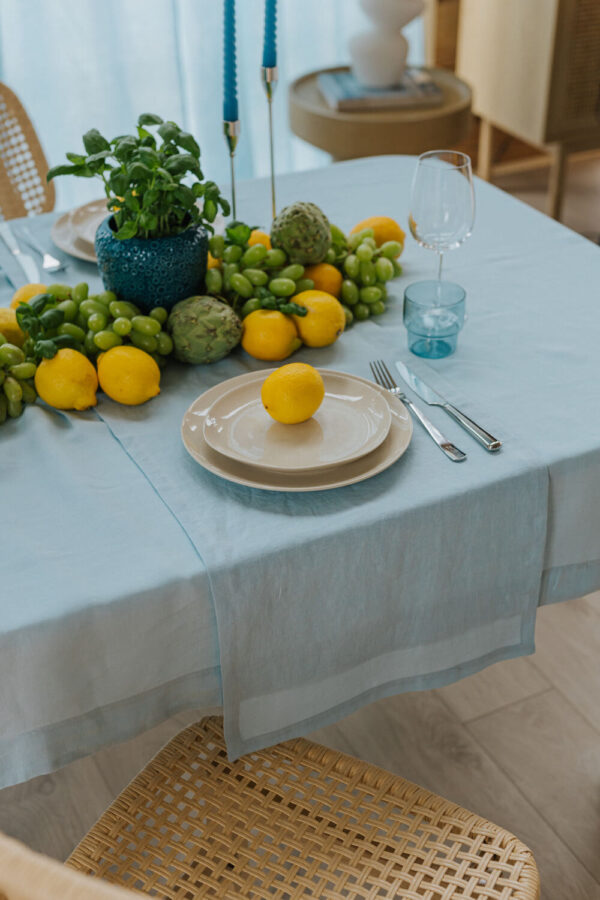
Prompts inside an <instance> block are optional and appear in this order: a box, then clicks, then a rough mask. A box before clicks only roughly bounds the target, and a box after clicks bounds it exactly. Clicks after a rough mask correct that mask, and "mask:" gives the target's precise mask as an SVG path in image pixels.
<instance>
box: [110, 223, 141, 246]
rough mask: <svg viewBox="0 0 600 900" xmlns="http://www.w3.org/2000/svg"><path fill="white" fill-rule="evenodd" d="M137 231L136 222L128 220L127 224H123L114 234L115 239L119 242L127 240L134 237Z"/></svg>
mask: <svg viewBox="0 0 600 900" xmlns="http://www.w3.org/2000/svg"><path fill="white" fill-rule="evenodd" d="M137 231H138V226H137V222H136V221H135V220H134V219H128V220H127V222H124V223H123V224H122V225H121V227H120V228H119V230H118V231H117V232H116V234H115V237H116V238H118V239H119V240H120V241H126V240H129V238H132V237H135V235H136V234H137Z"/></svg>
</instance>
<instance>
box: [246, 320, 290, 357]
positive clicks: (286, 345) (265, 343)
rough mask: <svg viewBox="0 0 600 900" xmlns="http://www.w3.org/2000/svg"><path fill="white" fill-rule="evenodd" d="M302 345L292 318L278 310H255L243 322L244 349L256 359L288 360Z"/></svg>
mask: <svg viewBox="0 0 600 900" xmlns="http://www.w3.org/2000/svg"><path fill="white" fill-rule="evenodd" d="M301 344H302V341H301V340H300V338H299V337H298V332H297V331H296V326H295V325H294V322H293V321H292V318H291V317H290V316H286V315H284V314H283V313H282V312H279V311H278V310H276V309H255V310H254V312H251V313H250V314H249V315H247V316H246V318H245V319H244V320H243V322H242V347H243V348H244V350H245V351H246V353H249V354H250V356H253V357H254V358H255V359H264V360H267V361H275V362H277V361H279V360H280V359H287V358H288V356H291V354H292V353H293V352H294V350H297V349H298V347H299V346H300V345H301Z"/></svg>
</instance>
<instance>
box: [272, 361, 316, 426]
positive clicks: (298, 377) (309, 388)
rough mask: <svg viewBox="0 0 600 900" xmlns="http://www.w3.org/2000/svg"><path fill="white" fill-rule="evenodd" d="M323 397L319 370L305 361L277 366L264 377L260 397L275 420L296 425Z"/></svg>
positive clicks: (305, 418)
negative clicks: (277, 367)
mask: <svg viewBox="0 0 600 900" xmlns="http://www.w3.org/2000/svg"><path fill="white" fill-rule="evenodd" d="M324 396H325V385H324V384H323V379H322V378H321V375H320V374H319V372H318V371H317V370H316V369H315V368H313V366H309V365H307V364H306V363H288V364H287V365H286V366H280V368H279V369H275V371H274V372H271V374H270V375H269V376H268V377H267V378H266V379H265V380H264V382H263V386H262V389H261V392H260V398H261V400H262V404H263V406H264V408H265V409H266V411H267V412H268V413H269V415H270V416H271V418H273V419H275V421H276V422H282V423H283V424H284V425H297V424H298V423H299V422H306V420H307V419H310V417H311V416H314V414H315V413H316V411H317V410H318V408H319V407H320V405H321V403H322V402H323V397H324Z"/></svg>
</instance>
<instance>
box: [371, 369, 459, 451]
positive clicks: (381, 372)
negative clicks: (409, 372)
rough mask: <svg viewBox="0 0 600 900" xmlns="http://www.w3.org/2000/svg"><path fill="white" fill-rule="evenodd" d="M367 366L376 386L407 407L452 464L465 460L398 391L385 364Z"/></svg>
mask: <svg viewBox="0 0 600 900" xmlns="http://www.w3.org/2000/svg"><path fill="white" fill-rule="evenodd" d="M369 366H370V367H371V372H372V373H373V377H374V378H375V381H376V382H377V384H378V385H379V386H380V387H382V388H385V389H386V390H387V391H389V392H390V394H393V396H394V397H397V398H398V400H402V402H403V403H405V404H406V406H408V408H409V409H410V411H411V412H412V413H413V415H415V416H416V418H417V419H418V420H419V422H420V423H421V425H422V426H423V428H424V429H425V431H426V432H427V433H428V434H429V436H430V437H431V438H433V440H434V441H435V443H436V444H437V445H438V447H439V448H440V450H441V451H442V452H443V453H445V454H446V456H447V457H448V459H451V460H452V462H463V460H465V459H466V458H467V454H466V453H463V451H462V450H459V449H458V447H456V446H455V445H454V444H453V443H452V442H451V441H449V440H448V438H446V437H444V435H443V434H442V432H441V431H438V429H437V428H436V427H435V425H434V424H433V422H430V421H429V419H428V418H427V416H426V415H425V413H424V412H423V411H422V410H421V409H419V407H418V406H415V404H414V403H413V402H412V400H409V399H408V397H407V396H406V394H405V393H404V392H403V391H402V390H400V388H399V387H398V385H397V384H396V382H395V381H394V379H393V378H392V376H391V374H390V371H389V369H388V367H387V366H386V364H385V363H384V362H383V361H382V360H380V359H378V360H375V361H374V362H370V363H369Z"/></svg>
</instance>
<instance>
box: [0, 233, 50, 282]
mask: <svg viewBox="0 0 600 900" xmlns="http://www.w3.org/2000/svg"><path fill="white" fill-rule="evenodd" d="M0 238H2V240H3V241H4V243H5V244H6V246H7V247H8V249H9V250H10V252H11V253H12V255H13V256H14V258H15V259H16V261H17V262H18V263H19V265H20V266H21V268H22V269H23V271H24V272H25V275H26V276H27V280H28V281H29V282H36V281H39V280H40V273H39V272H38V267H37V266H36V264H35V262H34V260H33V257H31V256H29V255H28V254H27V253H22V252H21V250H20V249H19V245H18V244H17V242H16V240H15V236H14V234H13V233H12V231H11V230H10V225H9V224H8V222H0Z"/></svg>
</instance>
